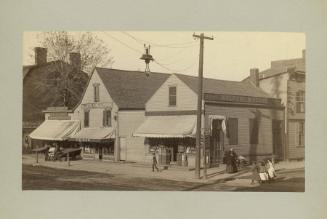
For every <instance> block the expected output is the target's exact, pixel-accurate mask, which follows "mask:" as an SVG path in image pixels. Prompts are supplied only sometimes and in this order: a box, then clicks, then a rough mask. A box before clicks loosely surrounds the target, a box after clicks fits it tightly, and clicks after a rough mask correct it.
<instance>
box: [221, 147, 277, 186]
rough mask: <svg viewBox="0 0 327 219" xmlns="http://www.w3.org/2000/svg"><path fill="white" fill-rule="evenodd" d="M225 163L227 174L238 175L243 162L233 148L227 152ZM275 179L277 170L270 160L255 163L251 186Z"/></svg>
mask: <svg viewBox="0 0 327 219" xmlns="http://www.w3.org/2000/svg"><path fill="white" fill-rule="evenodd" d="M223 161H224V163H225V164H226V172H227V173H236V172H237V171H238V168H239V167H240V162H241V161H240V159H239V156H238V155H237V154H236V153H235V151H234V149H233V148H231V149H229V150H228V151H226V152H225V155H224V160H223ZM275 177H276V172H275V168H274V165H273V163H272V162H271V161H270V160H269V159H268V160H266V161H261V162H253V164H252V181H251V184H253V183H254V182H255V181H257V182H259V183H263V182H266V181H269V180H273V179H274V178H275Z"/></svg>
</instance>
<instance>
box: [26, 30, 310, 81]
mask: <svg viewBox="0 0 327 219" xmlns="http://www.w3.org/2000/svg"><path fill="white" fill-rule="evenodd" d="M40 33H41V32H24V38H23V65H31V64H34V57H33V48H34V47H36V46H40V44H39V42H40V40H41V36H42V35H41V34H40ZM70 33H72V34H73V35H78V34H79V32H70ZM92 33H93V34H94V35H96V36H97V37H99V38H100V39H102V40H103V41H104V43H105V45H106V46H107V47H108V48H109V49H110V54H111V56H113V58H114V63H113V64H112V65H111V66H105V67H112V68H115V69H123V70H140V71H143V70H144V69H145V63H144V61H143V60H140V57H141V56H142V54H143V53H144V44H147V45H151V49H150V53H151V55H152V56H153V58H154V59H155V62H151V63H150V70H151V71H153V72H165V73H182V74H187V75H194V76H196V75H197V74H198V68H199V43H200V42H199V40H198V39H194V38H193V33H194V32H175V31H174V32H169V31H165V32H160V31H157V32H152V31H151V32H150V31H148V32H146V31H144V32H139V31H138V32H134V31H108V32H103V31H102V32H92ZM195 33H196V34H200V33H204V34H205V35H206V36H209V37H213V38H214V40H205V42H204V71H203V72H204V73H203V74H204V77H207V78H216V79H222V80H234V81H240V80H242V79H244V78H245V77H247V76H248V75H249V72H250V68H259V70H265V69H268V68H269V67H270V62H271V61H274V60H281V59H292V58H300V57H301V56H302V50H303V49H305V34H304V33H288V32H210V31H204V32H203V31H196V32H195Z"/></svg>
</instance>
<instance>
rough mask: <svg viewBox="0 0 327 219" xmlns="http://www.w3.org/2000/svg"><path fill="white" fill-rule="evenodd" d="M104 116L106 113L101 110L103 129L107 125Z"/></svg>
mask: <svg viewBox="0 0 327 219" xmlns="http://www.w3.org/2000/svg"><path fill="white" fill-rule="evenodd" d="M106 116H107V113H106V111H105V110H103V112H102V125H103V127H105V126H106V125H107V124H106V121H107V119H106Z"/></svg>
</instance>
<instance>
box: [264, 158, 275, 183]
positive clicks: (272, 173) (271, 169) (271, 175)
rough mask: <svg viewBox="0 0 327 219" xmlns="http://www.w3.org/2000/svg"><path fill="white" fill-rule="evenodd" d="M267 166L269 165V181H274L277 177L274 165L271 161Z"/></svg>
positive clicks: (268, 161)
mask: <svg viewBox="0 0 327 219" xmlns="http://www.w3.org/2000/svg"><path fill="white" fill-rule="evenodd" d="M266 165H267V172H268V176H269V179H274V178H275V177H276V172H275V168H274V165H273V164H272V162H271V161H270V160H267V164H266Z"/></svg>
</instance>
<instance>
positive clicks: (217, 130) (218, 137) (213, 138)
mask: <svg viewBox="0 0 327 219" xmlns="http://www.w3.org/2000/svg"><path fill="white" fill-rule="evenodd" d="M222 122H223V120H221V119H213V120H212V130H211V135H210V153H209V154H210V156H209V164H210V167H215V166H219V163H221V161H222V157H223V152H224V133H223V131H222Z"/></svg>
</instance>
